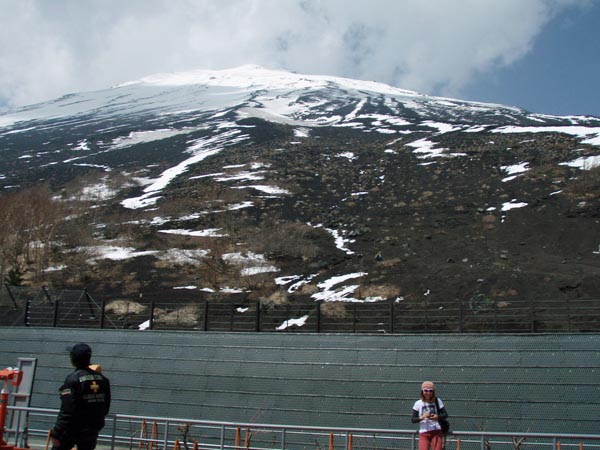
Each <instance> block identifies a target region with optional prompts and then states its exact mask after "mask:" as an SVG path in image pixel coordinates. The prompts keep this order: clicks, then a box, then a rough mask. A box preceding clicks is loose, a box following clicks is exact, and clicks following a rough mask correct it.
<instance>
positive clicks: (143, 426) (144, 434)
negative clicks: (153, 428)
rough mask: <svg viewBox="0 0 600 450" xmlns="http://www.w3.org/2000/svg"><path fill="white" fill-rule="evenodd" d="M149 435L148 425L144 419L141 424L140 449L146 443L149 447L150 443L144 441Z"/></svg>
mask: <svg viewBox="0 0 600 450" xmlns="http://www.w3.org/2000/svg"><path fill="white" fill-rule="evenodd" d="M147 437H148V426H147V425H146V421H145V420H142V424H141V426H140V441H139V442H138V450H140V449H141V448H142V445H145V446H146V448H148V443H147V442H144V439H145V438H147Z"/></svg>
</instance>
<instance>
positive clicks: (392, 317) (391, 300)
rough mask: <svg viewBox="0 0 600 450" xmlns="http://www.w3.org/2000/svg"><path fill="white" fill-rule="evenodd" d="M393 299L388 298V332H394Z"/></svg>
mask: <svg viewBox="0 0 600 450" xmlns="http://www.w3.org/2000/svg"><path fill="white" fill-rule="evenodd" d="M394 302H395V301H394V299H393V298H391V299H390V334H394V328H395V327H394V325H395V324H394Z"/></svg>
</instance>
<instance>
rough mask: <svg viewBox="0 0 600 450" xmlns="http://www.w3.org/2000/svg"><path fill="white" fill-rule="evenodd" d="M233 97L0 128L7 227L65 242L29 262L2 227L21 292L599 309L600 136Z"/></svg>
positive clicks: (128, 101)
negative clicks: (16, 215)
mask: <svg viewBox="0 0 600 450" xmlns="http://www.w3.org/2000/svg"><path fill="white" fill-rule="evenodd" d="M252 70H256V69H252ZM252 70H250V72H249V73H248V74H247V75H246V77H245V78H244V77H241V78H242V79H251V78H252V77H253V76H254V75H255V72H253V71H252ZM260 74H261V75H264V73H263V72H261V73H260ZM238 75H239V74H238ZM276 75H277V76H278V77H280V78H282V77H284V75H282V74H281V73H276ZM288 75H289V74H288ZM289 76H292V75H289ZM213 77H215V78H214V79H218V80H221V78H219V77H220V74H219V73H218V72H217V73H215V74H213ZM298 77H300V78H298ZM222 78H223V79H224V81H219V83H217V84H211V83H214V82H212V81H210V80H211V79H210V77H209V78H208V80H209V81H206V79H203V80H202V81H198V80H196V82H195V83H190V82H186V83H182V82H180V83H179V84H176V83H173V82H171V84H169V83H167V82H166V81H165V80H164V79H161V81H160V83H159V82H157V81H156V80H154V79H153V80H145V81H144V80H142V81H141V82H140V83H138V84H136V83H134V84H132V85H127V86H123V87H116V88H113V89H112V90H108V91H106V92H102V93H100V94H94V93H88V94H76V95H74V96H70V97H65V98H62V99H58V100H57V101H55V102H53V103H50V104H43V105H36V106H33V107H31V108H27V109H24V110H21V111H17V112H14V113H12V115H11V114H7V115H4V116H0V161H1V165H0V167H1V168H2V170H1V172H2V176H1V177H0V182H1V183H2V185H3V196H2V197H0V199H1V200H2V202H3V205H4V208H3V209H4V210H5V211H9V210H10V211H12V210H15V211H19V210H20V211H22V210H26V211H29V212H31V211H34V210H36V211H47V212H46V213H45V216H44V217H45V219H44V217H42V218H39V219H36V220H38V222H37V223H38V225H37V227H38V228H39V227H42V226H43V227H45V229H47V228H48V227H47V225H48V224H52V226H51V228H52V233H49V232H48V233H47V234H45V235H44V236H46V238H47V241H46V242H44V243H43V245H40V246H37V247H36V246H33V247H32V245H31V243H30V244H29V246H25V247H20V250H18V249H17V247H10V245H12V244H11V243H14V242H16V240H15V238H14V236H15V234H14V233H15V232H13V234H12V235H11V234H10V232H9V230H21V232H18V233H19V235H21V236H22V235H23V233H22V230H24V229H31V228H32V226H31V224H29V223H27V220H26V219H21V221H22V222H23V223H22V224H21V225H22V226H21V228H19V227H18V226H14V225H10V226H9V224H8V218H6V217H5V219H3V220H4V222H3V227H2V228H3V230H4V234H3V236H2V239H3V241H2V242H3V260H2V272H3V275H4V277H5V278H6V279H8V280H9V281H11V282H14V283H16V284H26V285H27V284H29V285H34V286H41V285H46V286H51V287H56V288H81V287H87V288H88V289H89V290H90V292H95V293H103V294H104V295H107V296H110V297H111V298H114V299H115V300H117V299H123V298H132V297H135V296H137V295H138V294H139V293H141V292H145V293H148V292H154V293H157V292H158V293H163V295H166V296H168V297H169V298H171V299H173V301H176V300H177V299H178V293H179V292H182V290H183V289H185V290H186V295H188V294H189V291H190V290H192V291H195V292H197V293H198V296H199V298H202V296H203V295H208V294H210V298H211V299H215V298H216V299H219V298H226V297H227V296H228V295H236V296H238V297H239V296H240V295H241V296H243V297H245V298H247V299H248V300H249V301H256V300H260V301H270V302H276V303H287V304H293V303H294V302H295V301H300V300H303V301H306V300H313V301H314V300H323V301H335V300H337V301H345V302H378V301H383V300H394V299H395V300H397V301H401V302H405V303H404V304H407V305H411V304H420V303H421V302H423V301H424V300H425V299H426V300H427V304H428V305H430V307H431V308H433V309H435V308H437V307H438V305H444V304H447V303H448V302H450V303H451V302H454V301H462V302H465V301H469V299H473V298H483V299H485V300H486V301H489V302H493V303H495V304H496V305H501V304H508V303H510V302H511V301H517V300H535V301H544V300H545V299H552V300H556V299H564V300H565V301H567V300H573V299H599V298H600V255H599V252H600V248H599V245H600V224H599V221H600V168H598V164H597V161H598V159H597V158H598V155H600V142H599V138H598V136H600V119H596V118H583V117H581V118H573V117H570V118H561V117H551V116H542V115H534V114H529V113H527V112H525V111H522V110H518V109H517V108H510V107H501V106H499V105H485V104H475V103H473V104H469V103H466V102H460V101H455V100H450V99H436V98H434V97H426V96H420V95H418V94H416V93H410V92H408V91H400V90H394V88H389V87H388V88H389V91H390V92H387V90H386V89H387V88H386V89H383V88H381V87H376V88H374V87H373V86H372V85H370V84H367V85H360V84H359V82H353V83H355V84H352V85H351V86H347V85H344V84H343V83H342V82H339V84H335V83H338V81H337V80H326V81H327V82H326V83H325V84H324V85H321V84H318V83H317V81H314V80H313V83H312V84H311V83H309V81H311V79H310V78H309V77H305V78H302V77H301V76H296V75H294V76H293V77H292V78H293V79H294V80H296V81H297V80H298V79H301V80H304V81H305V82H306V83H305V84H306V85H302V86H299V85H294V86H291V85H289V84H286V85H285V86H282V85H277V86H276V87H268V86H266V85H264V84H262V85H261V82H260V80H254V82H253V83H248V85H249V86H248V85H244V86H243V87H240V84H239V82H238V81H235V80H234V81H232V80H231V79H228V78H227V77H222ZM228 80H229V81H228ZM321 81H322V80H318V82H319V83H320V82H321ZM228 83H229V84H230V85H231V86H233V87H231V88H228V87H227V86H228ZM236 83H237V84H236ZM315 83H316V84H315ZM340 86H341V87H340ZM234 87H235V89H237V90H235V89H234ZM134 88H135V89H142V88H144V89H151V90H152V95H150V94H149V91H143V92H144V95H141V94H139V92H137V91H135V92H134V91H127V89H134ZM120 89H121V90H120ZM124 89H125V91H123V90H124ZM211 89H213V90H214V89H216V91H214V92H213V91H211ZM191 90H193V92H192V91H191ZM232 91H235V92H234V94H235V95H233V94H232ZM107 92H108V94H107ZM132 92H134V93H132ZM292 93H293V94H294V96H293V97H292V95H291V94H292ZM134 94H135V95H134ZM94 95H96V97H94ZM165 95H166V96H167V98H168V101H166V100H165V99H164V96H165ZM219 95H221V97H222V96H230V97H232V98H233V97H235V98H234V100H231V99H230V100H227V102H224V101H223V100H222V98H221V97H219ZM160 96H162V97H160ZM159 97H160V98H161V99H162V100H161V101H160V102H158V101H155V102H154V103H152V102H150V100H149V99H156V98H159ZM230 97H228V98H230ZM215 98H217V99H218V100H219V102H221V103H219V104H218V105H215V104H214V102H215V100H214V99H215ZM173 99H176V100H173ZM81 105H85V108H81ZM415 105H416V106H415ZM275 106H276V107H275ZM73 108H80V109H77V110H75V111H74V110H72V109H73ZM57 111H58V112H57ZM40 185H43V186H44V188H43V189H44V192H46V197H45V200H44V201H45V202H47V204H49V205H51V206H50V207H49V208H48V209H47V210H46V209H44V208H43V207H40V206H35V204H33V203H31V202H32V198H33V197H31V196H29V197H28V196H27V195H26V194H24V193H26V192H30V190H31V189H32V188H35V189H38V190H39V189H40V188H39V186H40ZM38 201H39V199H38ZM45 204H46V203H44V205H45ZM50 212H51V213H50ZM30 215H31V214H29V216H30ZM25 216H26V217H29V216H28V215H27V214H26V215H25ZM11 227H12V228H11ZM36 239H41V238H39V237H38V238H36ZM9 247H10V251H9ZM33 248H35V249H37V251H36V252H33V251H32V249H33ZM15 249H17V250H15Z"/></svg>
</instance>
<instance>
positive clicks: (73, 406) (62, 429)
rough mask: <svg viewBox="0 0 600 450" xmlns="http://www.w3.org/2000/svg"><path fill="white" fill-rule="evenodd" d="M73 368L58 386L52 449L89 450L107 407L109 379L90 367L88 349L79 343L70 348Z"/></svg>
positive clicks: (90, 352)
mask: <svg viewBox="0 0 600 450" xmlns="http://www.w3.org/2000/svg"><path fill="white" fill-rule="evenodd" d="M70 354H71V363H72V364H73V366H74V367H75V371H74V372H73V373H71V374H70V375H69V376H67V378H66V379H65V382H64V383H63V385H62V386H61V387H60V390H59V392H60V399H61V405H60V411H59V413H58V417H57V418H56V424H55V425H54V428H53V429H52V432H51V437H52V446H53V447H52V448H53V450H70V449H72V448H73V446H75V445H76V446H77V449H78V450H93V449H94V448H95V447H96V441H97V439H98V433H99V432H100V430H101V429H102V428H103V427H104V417H105V416H106V415H107V414H108V410H109V408H110V383H109V381H108V378H106V377H105V376H104V375H102V374H101V373H100V372H97V371H95V370H92V369H91V368H90V367H89V366H90V362H91V359H92V349H91V348H90V346H89V345H87V344H84V343H79V344H76V345H74V346H73V347H72V348H71V350H70Z"/></svg>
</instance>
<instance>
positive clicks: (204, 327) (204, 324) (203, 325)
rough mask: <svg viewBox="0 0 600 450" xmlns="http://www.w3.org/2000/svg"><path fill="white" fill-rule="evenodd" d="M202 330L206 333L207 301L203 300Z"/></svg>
mask: <svg viewBox="0 0 600 450" xmlns="http://www.w3.org/2000/svg"><path fill="white" fill-rule="evenodd" d="M202 328H203V330H204V331H208V300H204V323H203V324H202Z"/></svg>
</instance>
